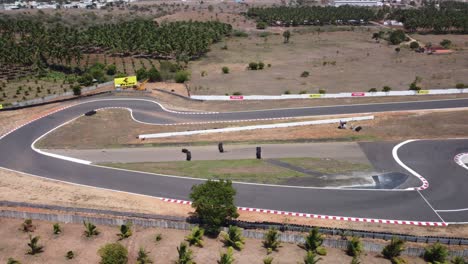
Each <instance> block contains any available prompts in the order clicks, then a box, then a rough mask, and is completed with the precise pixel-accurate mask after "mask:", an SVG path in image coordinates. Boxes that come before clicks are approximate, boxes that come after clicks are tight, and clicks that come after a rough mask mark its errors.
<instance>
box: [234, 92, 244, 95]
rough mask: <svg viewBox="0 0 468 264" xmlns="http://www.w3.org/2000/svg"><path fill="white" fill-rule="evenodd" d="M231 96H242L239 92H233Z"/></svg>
mask: <svg viewBox="0 0 468 264" xmlns="http://www.w3.org/2000/svg"><path fill="white" fill-rule="evenodd" d="M232 95H242V93H241V92H233V93H232Z"/></svg>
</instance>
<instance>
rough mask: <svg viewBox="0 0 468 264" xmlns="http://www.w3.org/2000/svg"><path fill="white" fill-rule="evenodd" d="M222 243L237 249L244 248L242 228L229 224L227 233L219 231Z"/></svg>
mask: <svg viewBox="0 0 468 264" xmlns="http://www.w3.org/2000/svg"><path fill="white" fill-rule="evenodd" d="M221 237H222V238H223V243H224V245H225V246H227V247H233V248H235V249H237V250H242V249H243V248H244V241H245V239H244V237H242V230H241V229H240V228H239V227H237V226H229V228H228V231H227V233H226V232H224V231H223V232H221Z"/></svg>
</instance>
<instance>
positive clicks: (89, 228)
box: [83, 221, 99, 237]
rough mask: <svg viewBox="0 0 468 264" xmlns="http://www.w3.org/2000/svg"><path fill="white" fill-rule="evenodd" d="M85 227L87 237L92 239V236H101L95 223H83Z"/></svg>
mask: <svg viewBox="0 0 468 264" xmlns="http://www.w3.org/2000/svg"><path fill="white" fill-rule="evenodd" d="M83 225H84V226H85V231H84V234H85V236H86V237H92V236H97V235H99V230H98V229H97V227H96V226H95V225H94V224H93V223H91V222H87V221H83Z"/></svg>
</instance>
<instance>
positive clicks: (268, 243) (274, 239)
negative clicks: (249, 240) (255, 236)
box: [263, 228, 281, 254]
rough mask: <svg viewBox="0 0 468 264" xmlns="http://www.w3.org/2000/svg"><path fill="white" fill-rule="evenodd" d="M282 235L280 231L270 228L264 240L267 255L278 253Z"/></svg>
mask: <svg viewBox="0 0 468 264" xmlns="http://www.w3.org/2000/svg"><path fill="white" fill-rule="evenodd" d="M279 236H280V234H279V233H278V230H276V229H273V228H270V229H269V230H268V232H267V233H266V234H265V239H264V240H263V246H264V247H265V248H266V249H267V253H268V254H270V253H271V252H272V251H277V250H278V247H279V246H280V243H281V242H280V241H279Z"/></svg>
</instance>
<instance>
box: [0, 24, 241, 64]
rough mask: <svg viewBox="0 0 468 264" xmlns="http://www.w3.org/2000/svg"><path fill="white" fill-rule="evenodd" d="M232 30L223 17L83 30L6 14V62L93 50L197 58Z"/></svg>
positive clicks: (2, 46)
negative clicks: (205, 20) (213, 19)
mask: <svg viewBox="0 0 468 264" xmlns="http://www.w3.org/2000/svg"><path fill="white" fill-rule="evenodd" d="M231 30H232V27H231V25H229V24H224V23H221V22H217V21H210V22H192V21H186V22H174V23H165V24H162V25H158V24H155V23H154V22H153V21H151V20H141V19H136V20H133V21H129V22H121V23H117V24H105V25H96V26H92V27H89V28H87V29H83V30H79V29H76V28H71V27H67V26H63V25H61V24H54V25H49V26H46V24H45V23H44V22H41V21H37V20H34V19H31V18H29V19H24V18H19V19H15V18H11V17H7V18H4V19H0V65H2V66H4V67H9V66H11V65H33V66H36V67H37V68H46V67H48V66H49V65H50V64H56V65H57V64H58V65H68V66H70V64H71V62H72V61H73V62H77V64H78V65H79V64H80V61H81V60H82V58H83V53H85V52H88V51H89V50H100V51H106V52H107V53H111V54H116V53H119V54H120V55H137V54H138V55H148V56H151V57H158V58H167V59H178V58H183V60H190V59H193V58H197V57H199V56H201V55H203V54H204V53H206V52H207V51H208V49H209V46H210V45H211V44H212V43H214V42H217V41H220V40H221V39H222V37H223V36H226V35H227V34H229V33H230V32H231Z"/></svg>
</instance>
